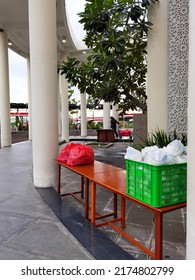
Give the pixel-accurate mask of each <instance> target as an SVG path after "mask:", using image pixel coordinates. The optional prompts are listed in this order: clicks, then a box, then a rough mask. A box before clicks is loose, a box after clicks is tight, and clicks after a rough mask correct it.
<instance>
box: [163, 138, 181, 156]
mask: <svg viewBox="0 0 195 280" xmlns="http://www.w3.org/2000/svg"><path fill="white" fill-rule="evenodd" d="M183 152H184V145H183V144H182V143H181V141H180V140H177V139H175V140H173V141H172V142H171V143H169V144H168V145H167V153H168V154H170V155H173V156H175V157H177V156H181V155H182V154H183Z"/></svg>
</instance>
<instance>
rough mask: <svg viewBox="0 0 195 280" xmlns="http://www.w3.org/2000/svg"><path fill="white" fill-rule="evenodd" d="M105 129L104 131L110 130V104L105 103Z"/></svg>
mask: <svg viewBox="0 0 195 280" xmlns="http://www.w3.org/2000/svg"><path fill="white" fill-rule="evenodd" d="M103 128H104V129H109V128H110V103H109V102H104V103H103Z"/></svg>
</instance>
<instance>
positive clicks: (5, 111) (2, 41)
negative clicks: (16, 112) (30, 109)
mask: <svg viewBox="0 0 195 280" xmlns="http://www.w3.org/2000/svg"><path fill="white" fill-rule="evenodd" d="M7 46H8V40H7V36H6V34H5V33H4V32H3V30H0V127H1V147H7V146H10V145H11V143H12V140H11V126H10V95H9V70H8V47H7Z"/></svg>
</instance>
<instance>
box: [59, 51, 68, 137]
mask: <svg viewBox="0 0 195 280" xmlns="http://www.w3.org/2000/svg"><path fill="white" fill-rule="evenodd" d="M63 60H66V57H65V56H63ZM60 93H61V118H62V140H65V141H66V142H69V100H68V82H67V81H66V79H65V77H64V75H60Z"/></svg>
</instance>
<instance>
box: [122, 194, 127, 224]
mask: <svg viewBox="0 0 195 280" xmlns="http://www.w3.org/2000/svg"><path fill="white" fill-rule="evenodd" d="M125 205H126V200H125V198H124V197H123V196H121V227H122V228H125V227H126V224H125Z"/></svg>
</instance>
